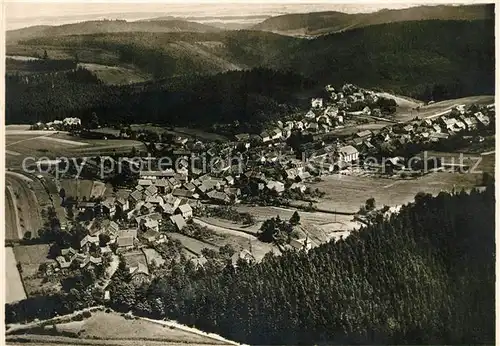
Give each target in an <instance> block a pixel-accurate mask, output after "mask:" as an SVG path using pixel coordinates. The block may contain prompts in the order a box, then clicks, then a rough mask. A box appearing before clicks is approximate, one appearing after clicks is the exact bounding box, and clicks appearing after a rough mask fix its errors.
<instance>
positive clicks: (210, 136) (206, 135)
mask: <svg viewBox="0 0 500 346" xmlns="http://www.w3.org/2000/svg"><path fill="white" fill-rule="evenodd" d="M174 131H175V132H177V133H179V134H184V135H188V136H190V137H196V138H201V139H205V140H209V141H227V138H226V137H224V136H222V135H219V134H216V133H211V132H206V131H203V130H198V129H190V128H186V127H175V128H174Z"/></svg>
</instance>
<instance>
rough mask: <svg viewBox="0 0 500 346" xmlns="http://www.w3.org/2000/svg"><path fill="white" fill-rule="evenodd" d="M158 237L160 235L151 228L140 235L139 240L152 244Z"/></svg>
mask: <svg viewBox="0 0 500 346" xmlns="http://www.w3.org/2000/svg"><path fill="white" fill-rule="evenodd" d="M159 237H160V233H159V232H158V231H156V230H154V229H152V228H149V229H148V230H146V231H145V232H143V233H142V234H141V239H143V240H144V241H146V242H148V243H150V244H151V243H154V242H155V241H156V239H157V238H159Z"/></svg>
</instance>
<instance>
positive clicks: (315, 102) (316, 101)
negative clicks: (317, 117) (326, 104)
mask: <svg viewBox="0 0 500 346" xmlns="http://www.w3.org/2000/svg"><path fill="white" fill-rule="evenodd" d="M311 108H323V99H322V98H319V97H318V98H313V99H311Z"/></svg>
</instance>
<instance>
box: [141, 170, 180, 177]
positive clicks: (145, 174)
mask: <svg viewBox="0 0 500 346" xmlns="http://www.w3.org/2000/svg"><path fill="white" fill-rule="evenodd" d="M174 174H175V172H174V171H173V170H171V169H170V170H164V171H140V172H139V178H140V179H145V180H155V179H160V178H170V177H173V176H174Z"/></svg>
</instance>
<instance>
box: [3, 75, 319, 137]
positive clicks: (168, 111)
mask: <svg viewBox="0 0 500 346" xmlns="http://www.w3.org/2000/svg"><path fill="white" fill-rule="evenodd" d="M317 88H319V89H320V90H321V89H322V88H323V86H322V85H320V84H318V83H316V82H313V81H311V80H309V79H307V78H304V77H302V76H301V75H298V74H295V73H290V72H289V73H285V72H277V71H272V70H267V69H254V70H251V71H231V72H226V73H223V74H217V75H214V76H197V75H193V76H180V77H172V78H169V79H165V80H161V81H156V82H151V83H145V84H136V85H130V86H122V87H118V86H107V85H104V84H103V83H100V82H99V81H98V80H96V79H95V77H94V76H93V75H92V74H91V73H90V72H88V71H87V70H84V69H78V70H76V71H75V72H72V71H71V72H56V73H52V74H43V75H37V76H16V75H14V76H8V77H7V78H6V101H7V102H6V122H7V123H30V122H31V123H35V122H37V121H48V120H53V119H59V118H62V117H68V116H76V117H79V118H81V119H82V120H83V122H84V123H85V122H86V121H87V120H89V119H90V115H91V114H92V112H96V114H97V116H98V117H99V120H100V122H101V123H103V124H104V123H108V124H127V123H128V124H133V123H142V122H144V123H147V122H152V123H156V124H162V125H177V126H190V127H196V128H205V129H210V130H217V131H218V132H224V131H229V132H232V131H233V130H234V131H237V132H241V131H249V132H256V133H258V132H260V131H261V130H262V127H263V126H264V125H265V124H266V123H267V122H269V121H270V120H276V119H279V118H281V117H283V116H285V115H288V114H292V113H293V112H295V111H297V110H298V109H303V110H305V109H306V107H307V106H309V104H310V103H309V100H308V99H303V98H301V97H300V94H301V93H302V92H307V91H309V90H311V89H317Z"/></svg>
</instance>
